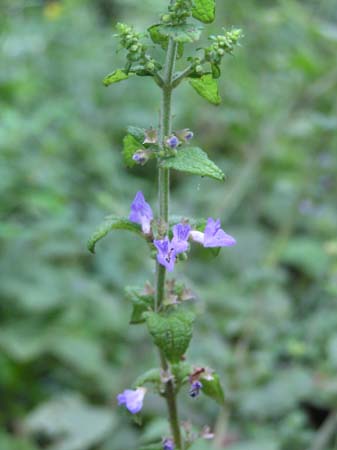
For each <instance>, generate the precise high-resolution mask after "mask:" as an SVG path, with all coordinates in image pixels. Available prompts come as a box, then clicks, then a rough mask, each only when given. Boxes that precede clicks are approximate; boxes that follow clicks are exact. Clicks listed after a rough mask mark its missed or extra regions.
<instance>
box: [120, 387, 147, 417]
mask: <svg viewBox="0 0 337 450" xmlns="http://www.w3.org/2000/svg"><path fill="white" fill-rule="evenodd" d="M145 394H146V389H145V388H143V387H140V388H138V389H136V390H131V389H126V390H125V391H124V392H122V393H121V394H118V395H117V400H118V404H119V405H125V406H126V408H127V409H128V410H129V411H130V413H131V414H137V413H139V411H140V410H141V409H142V408H143V400H144V396H145Z"/></svg>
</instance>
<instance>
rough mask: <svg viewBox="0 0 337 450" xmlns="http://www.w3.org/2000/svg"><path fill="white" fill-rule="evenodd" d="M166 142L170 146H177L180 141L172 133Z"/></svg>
mask: <svg viewBox="0 0 337 450" xmlns="http://www.w3.org/2000/svg"><path fill="white" fill-rule="evenodd" d="M166 144H167V145H168V146H169V147H171V148H177V147H178V145H179V144H180V141H179V139H178V138H177V136H175V135H172V136H170V137H169V138H168V139H167V141H166Z"/></svg>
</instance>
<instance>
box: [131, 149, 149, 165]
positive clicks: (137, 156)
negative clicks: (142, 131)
mask: <svg viewBox="0 0 337 450" xmlns="http://www.w3.org/2000/svg"><path fill="white" fill-rule="evenodd" d="M132 159H133V160H134V161H135V162H136V163H137V164H140V165H141V166H144V164H146V163H147V162H148V160H149V159H150V158H149V153H148V152H147V151H146V150H144V149H142V148H141V149H139V150H137V151H136V153H134V155H133V156H132Z"/></svg>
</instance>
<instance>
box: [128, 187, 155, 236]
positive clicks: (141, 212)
mask: <svg viewBox="0 0 337 450" xmlns="http://www.w3.org/2000/svg"><path fill="white" fill-rule="evenodd" d="M129 220H130V221H131V222H134V223H139V224H140V225H141V226H142V230H143V233H144V234H150V232H151V221H152V220H153V213H152V209H151V206H150V205H149V204H148V203H147V202H146V201H145V198H144V195H143V193H142V192H141V191H139V192H137V194H136V196H135V198H134V200H133V202H132V204H131V212H130V215H129Z"/></svg>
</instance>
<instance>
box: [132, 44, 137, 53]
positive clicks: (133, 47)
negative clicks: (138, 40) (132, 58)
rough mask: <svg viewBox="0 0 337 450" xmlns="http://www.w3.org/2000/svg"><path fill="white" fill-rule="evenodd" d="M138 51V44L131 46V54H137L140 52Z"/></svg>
mask: <svg viewBox="0 0 337 450" xmlns="http://www.w3.org/2000/svg"><path fill="white" fill-rule="evenodd" d="M138 49H139V45H138V44H133V45H131V47H130V52H133V53H135V52H137V51H138Z"/></svg>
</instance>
